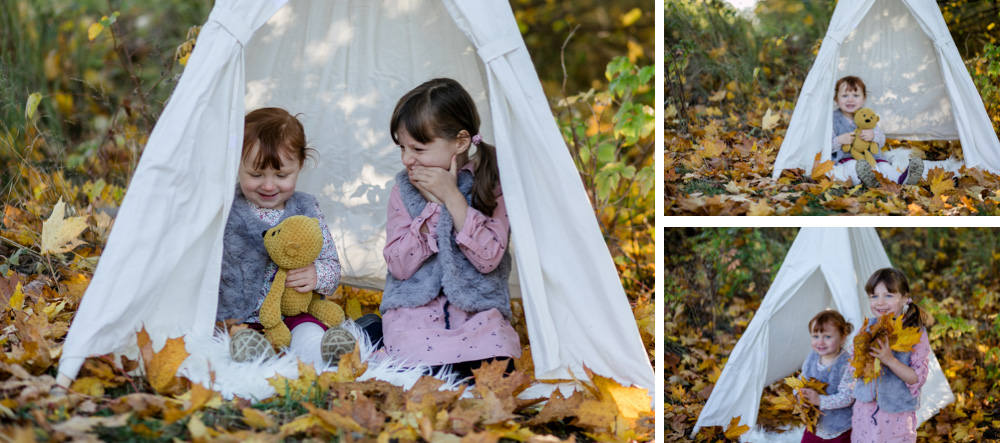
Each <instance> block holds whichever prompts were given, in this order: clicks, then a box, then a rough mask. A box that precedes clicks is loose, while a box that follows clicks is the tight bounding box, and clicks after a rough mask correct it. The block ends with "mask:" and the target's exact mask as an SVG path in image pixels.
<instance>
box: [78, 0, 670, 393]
mask: <svg viewBox="0 0 1000 443" xmlns="http://www.w3.org/2000/svg"><path fill="white" fill-rule="evenodd" d="M434 77H452V78H455V79H457V80H459V81H460V82H461V83H463V84H464V85H465V86H466V88H467V89H468V90H469V91H470V93H471V94H473V96H474V98H475V99H476V100H477V105H478V107H479V111H480V114H481V116H482V120H483V121H484V122H485V123H484V126H483V128H482V134H483V136H484V139H485V140H487V141H491V142H493V143H494V144H495V145H496V146H497V151H498V154H497V155H498V158H499V165H500V176H501V181H502V183H503V190H504V196H505V200H506V204H507V208H508V212H509V217H510V220H511V229H512V242H513V247H512V249H513V250H514V251H515V261H516V264H517V268H518V271H517V276H516V277H512V286H513V289H518V288H519V292H520V294H521V295H522V298H523V300H524V309H525V317H526V319H527V323H528V331H529V336H530V340H531V350H532V357H533V360H534V365H535V368H536V369H535V371H536V375H537V377H538V378H540V379H567V378H571V375H570V373H571V372H572V373H573V374H577V375H580V374H583V373H584V372H583V369H582V367H583V365H584V364H585V365H586V366H587V367H589V368H591V369H592V370H594V371H595V372H597V373H599V374H603V375H607V376H611V377H614V378H615V379H617V380H618V381H619V382H622V383H627V384H635V385H638V386H642V387H646V388H648V389H653V386H654V382H653V371H652V369H651V366H650V364H649V360H648V358H647V356H646V351H645V348H644V347H643V345H642V342H641V339H640V337H639V333H638V330H637V328H636V325H635V320H634V318H633V316H632V313H631V310H630V307H629V304H628V300H627V298H626V297H625V294H624V291H623V289H622V287H621V282H620V280H619V278H618V275H617V273H616V270H615V266H614V263H613V262H612V260H611V256H610V254H609V252H608V249H607V247H606V245H605V243H604V241H603V239H602V235H601V232H600V229H599V227H598V225H597V223H596V220H595V217H594V214H593V212H592V209H591V207H590V204H589V200H588V198H587V196H586V193H585V192H584V189H583V186H582V184H581V182H580V179H579V176H578V175H577V171H576V169H575V167H574V165H573V163H572V161H571V159H570V156H569V154H568V152H567V150H566V147H565V143H564V141H563V139H562V137H561V135H560V133H559V130H558V128H557V127H556V124H555V122H554V119H553V117H552V113H551V111H550V109H549V107H548V104H547V102H546V98H545V95H544V94H543V92H542V88H541V85H540V83H539V81H538V77H537V75H536V73H535V70H534V67H533V65H532V62H531V60H530V58H529V57H528V53H527V50H526V49H525V46H524V42H523V40H522V39H521V36H520V33H519V31H518V27H517V24H516V22H515V20H514V16H513V14H512V11H511V9H510V5H509V3H508V2H506V1H504V0H478V1H456V0H402V1H395V0H394V1H369V0H338V1H327V0H311V1H310V0H293V1H291V2H289V1H287V0H242V1H236V0H217V1H216V3H215V6H214V8H213V10H212V12H211V15H210V16H209V18H208V21H207V22H206V23H205V25H204V26H203V27H202V29H201V33H200V35H199V37H198V41H197V46H196V48H195V50H194V52H193V54H192V55H191V58H190V60H189V62H188V64H187V67H186V69H185V71H184V74H183V76H182V77H181V80H180V82H179V83H178V85H177V88H176V89H175V91H174V93H173V95H172V97H171V98H170V102H169V103H168V105H167V106H166V109H165V110H164V112H163V115H162V116H161V117H160V120H159V121H158V122H157V124H156V128H155V129H154V130H153V132H152V134H151V136H150V139H149V143H148V144H147V145H146V147H145V151H144V153H143V156H142V159H141V161H140V163H139V165H138V168H137V170H136V172H135V175H134V177H133V178H132V182H131V183H130V184H129V187H128V194H127V195H126V197H125V200H124V202H123V204H122V207H121V210H120V211H119V215H118V218H117V220H116V221H115V227H114V230H113V232H112V235H111V237H110V239H109V241H108V244H107V247H106V249H105V250H104V254H103V256H102V257H101V262H100V266H99V267H98V269H97V271H96V273H95V275H94V278H93V281H92V282H91V285H90V287H89V288H88V290H87V293H86V295H85V296H84V298H83V302H82V304H81V306H80V309H79V311H78V312H77V314H76V318H75V319H74V321H73V323H72V326H71V328H70V331H69V335H68V337H67V339H66V342H65V345H64V347H63V350H62V358H61V359H60V364H59V374H60V380H61V381H62V382H66V381H68V380H69V379H72V378H74V377H75V376H76V375H77V373H78V371H79V368H80V366H81V364H82V362H83V360H84V359H85V358H86V357H87V356H89V355H94V354H103V353H108V352H111V351H115V350H119V349H122V348H123V347H125V346H127V345H128V344H129V343H133V342H134V331H136V330H138V329H139V328H140V327H141V326H142V325H145V327H146V329H147V330H148V331H150V334H151V337H152V338H153V342H154V346H156V347H158V346H162V343H163V342H164V341H165V340H166V338H167V337H175V336H180V335H184V334H186V335H187V336H188V337H194V338H204V337H207V336H210V335H211V334H212V330H213V326H214V316H215V311H216V302H217V291H218V281H219V273H220V263H221V257H222V255H221V254H222V232H223V228H224V223H225V221H226V217H227V215H228V213H229V208H230V205H231V204H232V197H233V189H234V187H235V185H236V172H237V165H238V161H239V157H240V146H241V139H242V134H243V116H244V114H245V111H246V110H249V109H253V108H257V107H263V106H281V107H284V108H286V109H288V110H290V111H291V112H292V113H301V114H302V116H301V119H302V120H303V122H304V125H305V128H306V135H307V137H308V138H309V141H310V145H311V147H313V148H315V149H317V150H318V151H319V156H318V160H317V162H318V165H315V166H313V167H307V168H306V169H305V170H304V171H303V175H302V176H301V178H300V180H299V186H298V189H299V190H302V191H305V192H309V193H312V194H314V195H316V196H317V198H318V199H319V200H320V206H321V209H322V210H323V211H324V213H325V215H326V217H327V221H328V224H329V225H330V228H331V232H332V233H333V234H334V241H335V242H336V244H337V247H338V251H339V253H340V258H341V262H342V264H343V268H344V277H343V282H344V283H347V284H353V285H359V286H365V287H372V288H381V287H382V285H383V283H384V277H385V273H386V268H385V264H384V262H383V259H382V256H381V251H382V247H383V246H384V244H385V214H386V206H387V204H388V197H389V191H390V189H391V188H392V185H393V183H392V179H393V176H394V174H395V172H396V171H397V170H399V169H401V164H400V163H399V151H398V148H397V147H396V146H394V144H393V143H392V140H391V138H390V137H389V133H388V121H389V116H390V114H391V112H392V109H393V106H394V105H395V102H396V100H398V99H399V97H401V96H402V95H403V94H404V93H405V92H407V91H408V90H410V89H412V88H413V87H415V86H417V85H418V84H420V83H422V82H423V81H425V80H428V79H431V78H434ZM307 164H308V163H307Z"/></svg>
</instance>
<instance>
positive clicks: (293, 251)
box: [285, 242, 302, 257]
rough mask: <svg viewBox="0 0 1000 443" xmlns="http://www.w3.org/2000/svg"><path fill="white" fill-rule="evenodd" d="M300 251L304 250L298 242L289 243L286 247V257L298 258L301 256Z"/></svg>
mask: <svg viewBox="0 0 1000 443" xmlns="http://www.w3.org/2000/svg"><path fill="white" fill-rule="evenodd" d="M300 249H302V247H301V246H300V245H299V244H298V242H291V243H288V244H286V245H285V255H287V256H289V257H296V256H298V255H299V250H300Z"/></svg>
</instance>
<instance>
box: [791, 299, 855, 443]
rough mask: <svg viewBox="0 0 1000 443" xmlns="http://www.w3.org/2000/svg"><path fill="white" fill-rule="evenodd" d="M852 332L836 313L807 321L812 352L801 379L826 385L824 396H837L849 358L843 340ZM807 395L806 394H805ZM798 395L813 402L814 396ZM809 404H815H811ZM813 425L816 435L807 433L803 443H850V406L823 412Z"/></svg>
mask: <svg viewBox="0 0 1000 443" xmlns="http://www.w3.org/2000/svg"><path fill="white" fill-rule="evenodd" d="M853 329H854V326H851V324H850V323H848V322H846V321H844V316H842V315H840V313H839V312H837V311H833V310H827V311H823V312H820V313H819V314H816V316H815V317H813V319H812V320H810V321H809V334H810V336H811V337H812V350H811V351H809V355H808V356H806V361H805V362H803V363H802V377H804V378H805V377H808V378H814V379H816V380H819V381H821V382H823V383H826V384H827V387H826V393H827V395H834V394H836V393H837V392H838V390H837V388H838V386H840V379H841V378H842V377H843V376H844V369H845V368H849V367H850V364H849V360H850V358H849V354H848V353H847V351H845V350H844V348H843V345H844V340H846V339H847V336H848V335H849V334H850V333H851V331H852V330H853ZM807 391H808V394H807ZM802 395H803V396H805V397H806V398H815V395H817V392H816V391H814V390H812V389H809V388H805V389H803V390H802ZM813 403H816V404H819V402H816V401H814V402H813ZM822 413H823V414H822V415H821V416H820V417H819V422H817V423H816V433H815V434H814V433H812V432H809V431H808V430H807V431H806V432H805V434H804V435H803V436H802V441H803V442H842V443H847V442H850V441H851V407H850V405H847V406H844V407H840V408H836V409H828V410H823V411H822Z"/></svg>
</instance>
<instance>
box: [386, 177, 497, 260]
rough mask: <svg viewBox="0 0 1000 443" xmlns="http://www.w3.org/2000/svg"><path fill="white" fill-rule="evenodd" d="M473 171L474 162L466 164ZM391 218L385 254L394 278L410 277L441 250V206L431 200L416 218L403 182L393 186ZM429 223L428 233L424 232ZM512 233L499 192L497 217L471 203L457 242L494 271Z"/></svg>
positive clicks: (389, 216) (390, 197)
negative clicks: (404, 194) (403, 193)
mask: <svg viewBox="0 0 1000 443" xmlns="http://www.w3.org/2000/svg"><path fill="white" fill-rule="evenodd" d="M462 169H464V170H470V171H471V170H472V162H469V163H467V164H466V165H465V167H463V168H462ZM388 213H389V214H388V219H387V223H386V226H385V230H386V240H385V249H384V250H383V251H382V256H383V257H385V262H386V265H388V267H389V272H391V273H392V276H393V277H396V278H397V279H400V280H405V279H407V278H410V277H411V276H412V275H413V274H414V273H415V272H417V269H420V266H421V265H423V263H424V260H427V258H428V257H430V256H432V255H434V254H436V253H437V252H438V246H437V245H438V244H437V233H436V232H435V228H436V227H437V223H438V219H439V218H440V216H441V205H438V204H437V203H431V202H428V203H427V205H426V206H425V207H424V210H423V212H421V213H420V215H418V216H417V217H416V218H411V217H410V213H409V212H408V211H407V210H406V206H405V205H404V204H403V198H402V196H401V195H400V193H399V185H396V186H393V188H392V193H391V194H390V195H389V211H388ZM423 226H426V227H427V231H428V232H427V233H423V232H420V228H421V227H423ZM509 233H510V220H509V219H508V218H507V206H506V205H505V204H504V200H503V194H502V193H501V192H498V193H497V207H496V209H495V210H494V211H493V216H492V217H488V216H486V215H485V214H483V213H482V212H479V211H478V210H476V209H474V208H473V207H472V206H469V209H468V212H466V216H465V226H463V227H462V230H461V231H458V232H456V233H455V243H456V244H458V248H459V249H460V250H461V251H462V253H463V254H465V257H466V258H468V259H469V262H471V263H472V264H473V265H474V266H475V267H476V269H479V272H482V273H484V274H485V273H487V272H490V271H492V270H494V269H496V267H497V266H498V265H499V264H500V259H502V258H503V254H504V251H505V250H506V249H507V238H508V235H509Z"/></svg>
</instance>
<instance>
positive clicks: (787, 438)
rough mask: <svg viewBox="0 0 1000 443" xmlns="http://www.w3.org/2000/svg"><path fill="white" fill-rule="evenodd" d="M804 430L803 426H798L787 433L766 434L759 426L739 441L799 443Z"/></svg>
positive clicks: (745, 442) (742, 436)
mask: <svg viewBox="0 0 1000 443" xmlns="http://www.w3.org/2000/svg"><path fill="white" fill-rule="evenodd" d="M805 430H806V428H805V427H804V426H799V427H797V428H793V429H789V430H788V431H785V432H782V433H778V432H766V431H764V429H763V428H761V427H760V426H757V427H754V428H753V429H751V430H750V432H747V433H746V434H743V435H741V436H740V441H741V442H744V443H747V442H752V443H758V442H759V443H799V442H800V441H802V434H804V433H805Z"/></svg>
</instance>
